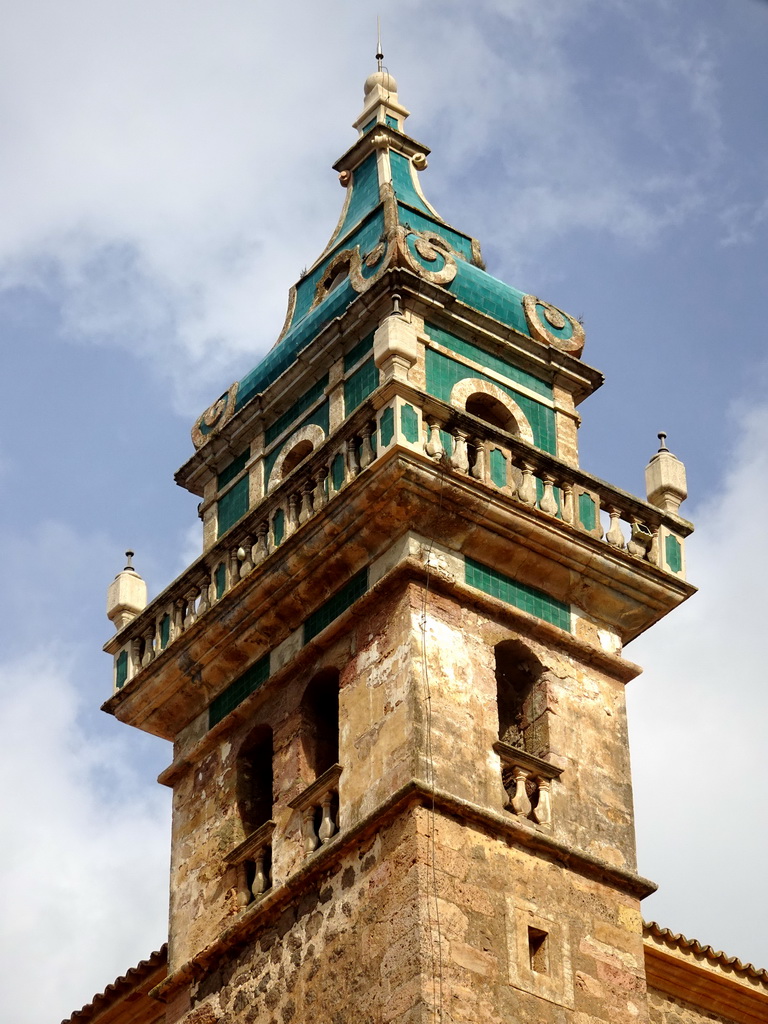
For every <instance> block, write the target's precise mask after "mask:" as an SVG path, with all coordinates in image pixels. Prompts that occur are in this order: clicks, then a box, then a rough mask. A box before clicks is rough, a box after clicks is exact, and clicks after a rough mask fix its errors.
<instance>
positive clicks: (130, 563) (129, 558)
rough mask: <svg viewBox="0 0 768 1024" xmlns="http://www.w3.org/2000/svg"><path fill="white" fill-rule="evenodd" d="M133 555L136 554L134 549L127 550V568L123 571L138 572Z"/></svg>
mask: <svg viewBox="0 0 768 1024" xmlns="http://www.w3.org/2000/svg"><path fill="white" fill-rule="evenodd" d="M133 556H134V552H133V551H126V552H125V562H126V564H125V568H124V569H123V572H136V570H135V569H134V568H133V561H132V559H133Z"/></svg>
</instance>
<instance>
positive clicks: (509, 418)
mask: <svg viewBox="0 0 768 1024" xmlns="http://www.w3.org/2000/svg"><path fill="white" fill-rule="evenodd" d="M464 408H465V409H466V410H467V412H468V413H469V414H470V415H471V416H477V417H478V419H481V420H485V422H486V423H490V424H491V425H492V426H494V427H499V428H500V429H501V430H506V431H507V432H508V433H510V434H516V433H517V432H518V431H517V423H516V421H515V417H514V416H513V415H512V413H511V412H510V411H509V409H507V407H506V406H505V405H504V403H503V402H500V401H499V399H498V398H494V396H493V395H486V394H483V393H482V392H478V393H476V394H474V395H470V396H469V398H468V399H467V401H466V404H465V406H464Z"/></svg>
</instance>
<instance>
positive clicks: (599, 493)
mask: <svg viewBox="0 0 768 1024" xmlns="http://www.w3.org/2000/svg"><path fill="white" fill-rule="evenodd" d="M414 394H415V393H414ZM406 412H407V416H406V415H405V414H406ZM401 422H402V423H404V424H405V425H406V427H407V428H408V429H400V427H399V426H398V424H399V423H401ZM392 447H399V448H405V449H409V450H411V451H413V452H416V453H418V454H420V455H421V456H422V457H423V456H426V457H428V458H430V459H431V460H433V461H434V462H435V463H436V464H439V465H440V467H441V470H443V471H448V472H450V473H453V474H456V475H457V476H458V477H461V476H465V477H467V478H469V479H472V480H474V481H475V482H476V483H477V484H479V485H480V486H482V487H484V488H488V489H489V490H490V491H495V492H497V493H498V494H499V495H500V496H503V497H504V498H506V499H508V500H509V501H510V502H512V503H513V504H517V505H521V506H524V507H527V508H530V509H533V510H536V512H537V514H538V513H540V514H542V515H544V516H547V517H551V518H552V519H553V520H559V521H560V522H561V523H562V524H565V525H567V526H568V527H570V528H572V529H575V530H578V531H580V532H582V533H585V534H589V535H591V536H592V537H594V538H595V539H596V540H599V541H600V542H601V543H604V544H605V545H606V546H607V547H609V548H611V549H613V550H614V551H616V552H622V553H625V554H626V555H628V556H630V557H631V558H633V559H638V560H641V561H645V562H648V563H650V564H651V565H654V566H657V567H658V568H660V569H662V570H664V571H666V572H670V573H673V574H675V575H678V576H680V577H681V578H682V577H683V574H684V548H683V544H684V538H685V537H686V536H687V534H688V533H689V532H690V527H689V526H688V524H687V523H685V521H684V520H680V519H679V518H678V517H677V516H675V515H671V514H669V513H666V512H663V511H662V510H661V509H659V508H656V507H655V506H653V505H649V504H648V503H647V502H644V501H642V500H641V499H639V498H635V497H633V496H632V495H629V494H626V493H624V492H622V491H620V490H618V489H616V488H614V487H611V486H610V485H609V484H607V483H604V482H603V481H601V480H599V479H598V478H597V477H594V476H591V475H590V474H588V473H585V472H583V471H582V470H580V469H578V468H577V467H574V466H571V465H568V464H567V463H564V462H562V461H560V460H559V459H557V458H556V457H554V456H552V455H549V454H547V453H546V452H543V451H541V450H539V449H537V448H534V447H533V446H532V445H531V444H528V443H527V442H525V441H522V440H520V439H519V438H517V437H514V436H513V435H511V434H509V433H507V432H505V431H503V430H501V429H499V428H496V427H494V426H492V425H491V424H489V423H486V422H485V421H483V420H480V419H478V418H477V417H475V416H470V415H468V414H466V413H463V412H461V411H460V410H457V409H454V408H452V407H451V406H448V405H447V404H445V403H443V402H439V401H438V400H436V399H433V398H430V399H428V400H426V407H424V408H421V407H419V406H418V405H417V404H416V401H415V398H414V397H412V396H411V395H408V400H407V401H406V400H405V399H404V398H402V397H400V396H399V395H395V396H394V397H393V398H392V399H391V401H389V402H388V404H384V405H383V407H382V408H381V409H380V410H378V411H377V412H376V413H375V414H374V411H373V409H372V407H371V405H370V404H369V403H366V404H365V405H364V406H361V407H360V408H359V409H358V410H357V411H356V413H355V414H354V415H353V416H351V417H350V418H349V419H348V420H347V421H346V422H345V423H344V424H343V426H342V427H341V429H339V430H338V431H337V432H336V433H335V434H334V435H333V436H332V437H331V438H329V439H328V440H327V441H326V443H325V444H323V445H321V446H320V447H318V448H317V449H316V450H315V451H314V452H312V453H311V455H310V456H308V457H307V458H306V459H305V460H304V461H303V462H302V463H300V464H299V466H297V467H296V469H294V470H293V472H291V473H290V474H288V475H287V476H286V477H285V479H284V480H282V481H281V482H280V484H279V485H278V486H277V487H276V488H275V489H274V490H273V491H272V492H271V493H268V494H266V495H265V496H263V497H262V498H261V499H260V500H259V501H258V502H257V503H256V505H255V506H254V507H252V508H251V509H250V510H249V511H248V513H247V514H246V515H245V516H244V517H243V519H242V520H241V521H240V522H239V523H237V524H235V525H234V526H233V527H232V528H231V529H230V530H228V531H227V533H226V534H225V535H224V536H223V537H222V538H221V539H220V540H219V541H218V542H217V543H216V544H214V545H213V546H212V547H211V548H209V550H208V551H206V552H205V553H204V554H203V555H202V556H201V557H200V558H199V559H197V561H196V562H193V564H192V565H191V566H190V567H189V568H188V569H187V570H186V572H185V573H183V575H182V576H181V577H179V579H177V580H176V581H175V582H174V583H173V584H172V585H171V586H170V587H168V588H167V589H166V590H165V591H163V593H161V594H160V595H159V596H158V597H157V598H155V600H154V601H152V602H150V604H149V605H148V606H147V607H146V608H145V609H144V610H143V611H142V612H141V613H140V614H139V615H137V616H136V618H135V619H133V621H131V622H129V623H128V624H127V625H126V626H124V627H123V628H122V629H121V630H120V631H119V632H118V633H117V634H116V636H115V637H114V638H113V639H112V640H110V641H109V642H108V643H107V645H106V649H107V650H108V651H109V652H110V653H111V654H113V655H114V657H115V674H114V685H115V689H121V688H122V687H123V686H124V685H125V684H126V683H127V682H128V681H129V680H131V679H132V678H134V676H136V675H137V674H138V673H139V672H140V671H141V670H142V669H144V668H146V667H147V666H149V665H150V664H151V663H152V662H153V661H154V659H155V658H156V657H158V655H160V654H161V653H162V652H163V651H164V650H165V649H166V648H167V647H169V646H170V645H172V644H173V643H174V641H176V640H177V639H178V637H180V636H181V635H182V634H184V633H185V632H186V631H187V630H189V629H190V628H191V626H193V625H194V623H195V622H196V621H197V620H198V619H199V618H200V617H201V616H204V615H205V614H206V613H207V612H208V610H209V609H210V608H212V607H213V605H215V604H216V603H217V602H219V601H220V600H221V599H222V598H223V597H224V596H225V595H226V594H227V593H228V592H229V591H230V590H232V588H233V587H234V586H236V585H237V584H238V583H239V581H240V580H241V579H243V578H245V577H246V576H248V575H249V573H251V572H253V571H254V569H256V568H257V567H258V566H259V565H261V563H262V562H264V561H265V559H267V558H268V557H269V556H270V555H271V554H272V553H273V552H274V551H275V550H276V549H277V548H278V547H280V545H281V544H283V543H284V542H285V541H286V540H287V539H288V538H289V537H291V536H292V535H293V534H294V533H295V532H296V531H297V530H298V529H299V528H300V527H301V526H302V525H303V524H304V523H306V522H308V521H309V520H310V519H312V518H313V517H314V516H316V515H317V514H318V513H320V512H321V511H322V510H323V509H324V508H325V506H326V505H327V504H328V503H329V502H331V501H333V500H334V499H336V497H337V495H339V494H340V492H341V491H343V490H344V489H345V488H346V487H347V486H348V485H349V484H350V483H351V482H352V481H353V480H354V479H355V478H356V477H357V476H359V474H360V473H361V472H364V471H365V469H366V468H367V467H368V466H370V465H371V464H372V463H373V462H374V461H375V460H376V459H377V458H379V457H381V456H383V455H384V454H385V453H386V452H388V451H389V450H390V449H391V448H392Z"/></svg>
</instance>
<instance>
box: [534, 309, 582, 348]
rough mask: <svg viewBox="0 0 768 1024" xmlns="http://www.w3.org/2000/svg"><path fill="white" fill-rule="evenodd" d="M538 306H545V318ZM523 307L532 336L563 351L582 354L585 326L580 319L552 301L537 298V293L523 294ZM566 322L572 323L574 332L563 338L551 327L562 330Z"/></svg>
mask: <svg viewBox="0 0 768 1024" xmlns="http://www.w3.org/2000/svg"><path fill="white" fill-rule="evenodd" d="M537 306H542V307H543V308H544V316H543V318H542V317H541V316H539V312H538V310H537V308H536V307H537ZM523 309H524V310H525V319H526V320H527V321H528V328H529V330H530V332H531V337H532V338H535V339H536V341H540V342H542V343H543V344H544V345H552V346H553V348H557V349H559V350H560V351H561V352H568V353H569V354H570V355H572V356H580V355H581V352H582V349H583V348H584V328H583V327H582V326H581V324H580V323H579V321H578V320H576V319H574V317H572V316H571V315H570V314H569V313H564V312H563V310H562V309H558V308H557V307H556V306H552V305H550V303H548V302H544V301H543V300H542V299H539V298H537V297H536V296H535V295H524V296H523ZM566 323H570V325H571V327H572V328H573V334H572V335H571V336H570V338H561V337H559V335H557V334H554V333H553V332H552V331H551V330H550V328H555V330H560V329H561V328H562V327H565V325H566Z"/></svg>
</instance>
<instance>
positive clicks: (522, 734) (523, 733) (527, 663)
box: [494, 640, 549, 757]
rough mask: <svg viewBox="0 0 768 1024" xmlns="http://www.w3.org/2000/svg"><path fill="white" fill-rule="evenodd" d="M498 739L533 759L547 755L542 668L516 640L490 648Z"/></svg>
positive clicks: (524, 646) (532, 655)
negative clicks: (494, 676)
mask: <svg viewBox="0 0 768 1024" xmlns="http://www.w3.org/2000/svg"><path fill="white" fill-rule="evenodd" d="M494 657H495V672H496V704H497V709H498V715H499V739H500V740H502V742H504V743H508V744H509V745H510V746H511V747H517V748H519V749H520V750H525V751H526V752H527V753H529V754H534V755H535V756H536V757H546V756H547V754H548V752H549V723H548V720H547V699H546V685H545V680H544V673H545V669H544V666H543V665H542V664H541V662H540V661H539V659H538V658H537V657H536V656H535V655H534V654H533V652H532V651H530V650H529V649H528V647H526V645H525V644H524V643H522V642H521V641H519V640H504V641H502V642H501V643H499V644H497V645H496V647H495V648H494Z"/></svg>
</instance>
